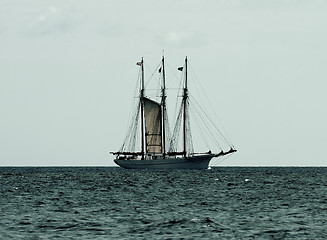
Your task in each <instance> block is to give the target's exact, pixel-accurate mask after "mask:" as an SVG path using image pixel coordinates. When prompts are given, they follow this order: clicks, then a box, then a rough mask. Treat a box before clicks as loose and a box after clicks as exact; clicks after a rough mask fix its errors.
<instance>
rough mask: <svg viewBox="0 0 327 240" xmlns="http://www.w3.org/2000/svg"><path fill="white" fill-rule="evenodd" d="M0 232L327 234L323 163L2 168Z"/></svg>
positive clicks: (7, 235) (19, 235)
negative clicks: (320, 165) (193, 167)
mask: <svg viewBox="0 0 327 240" xmlns="http://www.w3.org/2000/svg"><path fill="white" fill-rule="evenodd" d="M0 192H1V193H0V194H1V199H0V239H327V168H292V167H289V168H279V167H276V168H246V167H244V168H234V167H217V168H212V169H208V170H191V171H190V170H160V171H158V170H125V169H122V168H118V167H103V168H99V167H51V168H48V167H31V168H29V167H17V168H13V167H2V168H0Z"/></svg>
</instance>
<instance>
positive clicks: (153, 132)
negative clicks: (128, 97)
mask: <svg viewBox="0 0 327 240" xmlns="http://www.w3.org/2000/svg"><path fill="white" fill-rule="evenodd" d="M143 103H144V118H145V144H146V152H148V153H161V152H162V142H161V141H162V131H161V130H162V128H161V121H162V120H161V105H160V104H159V103H157V102H155V101H152V100H151V99H148V98H143Z"/></svg>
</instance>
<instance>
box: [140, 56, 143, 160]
mask: <svg viewBox="0 0 327 240" xmlns="http://www.w3.org/2000/svg"><path fill="white" fill-rule="evenodd" d="M141 70H142V77H141V91H140V101H141V131H142V132H141V135H142V149H141V154H142V160H143V159H144V67H143V57H142V60H141Z"/></svg>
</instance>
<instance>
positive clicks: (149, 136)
mask: <svg viewBox="0 0 327 240" xmlns="http://www.w3.org/2000/svg"><path fill="white" fill-rule="evenodd" d="M137 65H138V66H139V67H140V68H141V74H140V75H141V77H140V78H141V81H140V90H139V96H138V100H139V101H138V105H137V113H136V116H134V120H135V122H136V123H134V125H133V126H132V127H131V128H130V131H129V133H128V134H127V135H128V136H129V137H130V138H131V139H132V140H130V141H131V142H133V143H132V145H133V147H132V150H130V149H131V148H130V149H127V148H126V140H125V142H124V144H123V146H122V148H121V149H120V150H119V151H117V152H111V153H112V154H113V155H115V156H116V159H115V160H114V162H115V163H116V164H117V165H119V166H121V167H123V168H127V169H207V168H208V165H209V162H210V160H211V159H212V158H214V157H222V156H225V155H227V154H231V153H233V152H236V149H235V148H234V146H233V145H231V144H230V145H229V146H230V149H229V150H228V151H223V150H222V149H221V151H220V152H217V153H213V152H211V150H209V151H207V152H204V153H196V152H194V150H193V149H192V150H189V149H188V146H187V145H188V143H189V142H190V141H191V139H190V138H191V135H190V134H189V133H188V132H189V131H190V120H189V114H188V111H189V93H188V72H187V71H188V60H187V57H186V58H185V65H184V66H183V67H179V68H178V70H180V71H182V72H184V74H183V76H184V79H183V89H182V100H181V107H180V111H179V114H178V119H179V121H176V124H175V127H174V132H176V129H180V131H181V132H182V144H181V145H182V147H181V148H182V149H181V150H180V151H178V150H177V148H176V147H175V146H174V144H175V143H176V141H177V140H176V138H177V137H176V135H173V136H172V137H171V138H170V139H169V141H168V142H167V135H168V134H169V133H167V126H166V123H167V119H168V118H167V109H166V98H167V96H166V79H165V61H164V57H163V58H162V62H161V67H160V68H159V73H160V74H162V83H161V96H160V98H161V101H155V100H152V99H150V98H149V97H147V96H146V95H145V86H144V61H143V58H142V60H141V61H140V62H137ZM137 125H140V126H139V128H140V129H139V130H140V134H141V137H140V140H139V141H140V150H139V151H135V138H136V137H137V134H136V133H135V132H136V131H138V130H137ZM132 132H134V133H132ZM126 139H127V137H126Z"/></svg>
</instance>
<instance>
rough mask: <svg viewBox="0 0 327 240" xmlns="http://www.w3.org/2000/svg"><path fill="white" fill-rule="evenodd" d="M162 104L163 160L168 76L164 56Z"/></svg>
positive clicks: (164, 155)
mask: <svg viewBox="0 0 327 240" xmlns="http://www.w3.org/2000/svg"><path fill="white" fill-rule="evenodd" d="M161 91H162V92H161V102H162V153H163V158H165V157H166V127H165V118H166V115H165V114H166V76H165V58H164V56H162V89H161Z"/></svg>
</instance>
